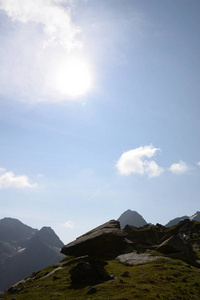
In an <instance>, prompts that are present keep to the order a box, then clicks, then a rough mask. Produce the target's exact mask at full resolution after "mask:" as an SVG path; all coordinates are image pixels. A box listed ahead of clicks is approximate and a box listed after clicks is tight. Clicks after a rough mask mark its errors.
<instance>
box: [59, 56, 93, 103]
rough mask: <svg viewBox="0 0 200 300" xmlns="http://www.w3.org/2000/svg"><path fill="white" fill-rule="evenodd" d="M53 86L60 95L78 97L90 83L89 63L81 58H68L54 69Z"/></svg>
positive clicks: (88, 87) (89, 86) (85, 90)
mask: <svg viewBox="0 0 200 300" xmlns="http://www.w3.org/2000/svg"><path fill="white" fill-rule="evenodd" d="M55 75H56V82H55V88H56V90H57V91H58V92H59V93H60V94H61V95H62V96H70V97H78V96H81V95H84V94H86V93H87V92H88V91H89V89H90V88H91V85H92V79H91V71H90V69H89V65H88V64H87V62H86V61H84V59H83V58H77V57H74V58H70V59H68V60H66V61H65V62H64V63H63V64H62V65H60V66H59V67H58V69H57V70H56V74H55Z"/></svg>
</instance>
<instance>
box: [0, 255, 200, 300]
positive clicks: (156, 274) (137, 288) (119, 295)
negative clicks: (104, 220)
mask: <svg viewBox="0 0 200 300" xmlns="http://www.w3.org/2000/svg"><path fill="white" fill-rule="evenodd" d="M76 264H77V261H76V260H74V259H73V258H65V259H64V260H62V267H63V268H62V269H58V270H56V269H57V268H58V267H60V265H59V264H57V265H53V266H51V267H48V268H46V269H43V270H41V271H40V272H38V273H36V274H32V276H31V277H30V279H29V280H27V281H26V282H25V283H23V289H22V290H21V291H20V290H19V291H18V292H15V293H14V294H12V295H7V296H5V295H0V299H12V300H14V299H15V300H27V299H30V300H34V299H35V300H36V299H37V300H38V299H40V300H43V299H52V300H53V299H62V300H70V299H77V300H78V299H81V300H83V299H84V300H85V299H106V300H108V299H121V300H122V299H124V300H125V299H177V300H178V299H187V300H189V299H200V296H199V295H200V269H197V268H195V267H192V266H190V265H188V264H186V263H184V262H182V261H180V260H171V259H163V258H160V259H159V260H157V261H153V262H149V263H146V264H142V265H137V266H131V267H130V266H126V265H124V264H121V263H119V262H118V261H116V260H109V261H108V265H107V266H106V267H105V268H106V270H107V271H108V273H109V274H110V275H111V274H113V275H114V276H115V277H116V279H114V280H110V281H107V282H104V283H102V284H99V285H96V287H97V292H96V293H95V294H93V295H87V292H88V291H89V290H90V286H86V287H80V286H77V287H73V288H72V287H71V281H70V276H69V270H70V269H71V268H72V267H74V266H75V265H76ZM53 270H56V271H55V272H54V273H52V274H51V275H49V276H47V277H45V276H46V275H47V274H49V272H51V271H53ZM124 272H128V276H127V273H126V276H125V277H124V276H123V274H124ZM18 288H19V289H20V286H18Z"/></svg>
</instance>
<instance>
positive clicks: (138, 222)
mask: <svg viewBox="0 0 200 300" xmlns="http://www.w3.org/2000/svg"><path fill="white" fill-rule="evenodd" d="M118 221H119V222H120V225H121V228H122V229H124V227H125V226H126V225H132V226H135V227H142V226H144V225H146V224H147V222H146V221H145V220H144V219H143V217H142V216H141V215H140V214H138V213H137V212H136V211H132V210H130V209H128V210H127V211H125V212H124V213H123V214H122V215H121V216H120V217H119V218H118Z"/></svg>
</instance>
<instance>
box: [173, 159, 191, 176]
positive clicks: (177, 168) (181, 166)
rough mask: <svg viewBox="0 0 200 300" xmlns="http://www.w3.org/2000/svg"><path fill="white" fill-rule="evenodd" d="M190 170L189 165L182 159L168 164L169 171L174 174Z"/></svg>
mask: <svg viewBox="0 0 200 300" xmlns="http://www.w3.org/2000/svg"><path fill="white" fill-rule="evenodd" d="M189 170H190V167H189V166H188V165H187V164H186V163H185V162H184V161H182V160H180V162H179V163H174V164H172V165H171V166H170V168H169V171H171V172H172V173H174V174H178V175H179V174H184V173H186V172H187V171H189Z"/></svg>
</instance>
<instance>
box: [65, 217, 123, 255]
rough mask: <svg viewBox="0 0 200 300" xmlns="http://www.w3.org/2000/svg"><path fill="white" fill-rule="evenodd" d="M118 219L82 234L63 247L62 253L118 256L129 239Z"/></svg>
mask: <svg viewBox="0 0 200 300" xmlns="http://www.w3.org/2000/svg"><path fill="white" fill-rule="evenodd" d="M126 235H127V234H126V233H125V232H124V231H123V230H121V229H120V224H119V222H118V221H115V220H111V221H109V222H107V223H105V224H103V225H101V226H99V227H97V228H95V229H93V230H92V231H90V232H88V233H86V234H84V235H82V236H81V237H79V238H77V239H76V240H75V241H73V242H71V243H69V244H67V245H66V246H64V247H63V248H62V249H61V253H63V254H65V255H72V256H82V255H90V256H105V255H106V256H115V257H116V256H117V255H119V254H120V253H122V252H123V251H124V250H125V248H126V246H127V244H128V241H127V240H126Z"/></svg>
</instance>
